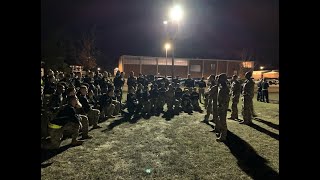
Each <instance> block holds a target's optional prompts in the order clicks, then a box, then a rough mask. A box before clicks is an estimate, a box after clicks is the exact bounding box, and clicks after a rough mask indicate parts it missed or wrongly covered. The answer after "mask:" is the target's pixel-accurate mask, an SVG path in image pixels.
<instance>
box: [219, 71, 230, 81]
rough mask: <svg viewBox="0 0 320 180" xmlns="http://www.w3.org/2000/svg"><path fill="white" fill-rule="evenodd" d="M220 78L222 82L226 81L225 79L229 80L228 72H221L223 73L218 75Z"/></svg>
mask: <svg viewBox="0 0 320 180" xmlns="http://www.w3.org/2000/svg"><path fill="white" fill-rule="evenodd" d="M218 80H219V81H220V82H225V81H227V80H228V76H227V74H226V73H221V74H220V75H219V76H218Z"/></svg>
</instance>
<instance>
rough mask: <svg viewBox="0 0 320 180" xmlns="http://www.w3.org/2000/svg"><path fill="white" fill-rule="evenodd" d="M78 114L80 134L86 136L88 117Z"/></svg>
mask: <svg viewBox="0 0 320 180" xmlns="http://www.w3.org/2000/svg"><path fill="white" fill-rule="evenodd" d="M79 116H80V118H81V119H80V123H81V125H82V129H81V130H82V136H88V132H89V118H88V116H86V115H81V114H80V115H79Z"/></svg>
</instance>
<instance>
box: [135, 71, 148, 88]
mask: <svg viewBox="0 0 320 180" xmlns="http://www.w3.org/2000/svg"><path fill="white" fill-rule="evenodd" d="M137 83H138V84H142V85H143V86H145V85H146V79H145V78H144V76H143V74H141V73H139V77H138V78H137Z"/></svg>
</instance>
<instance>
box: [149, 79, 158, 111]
mask: <svg viewBox="0 0 320 180" xmlns="http://www.w3.org/2000/svg"><path fill="white" fill-rule="evenodd" d="M158 98H159V91H158V85H157V84H156V83H154V84H153V85H151V90H150V102H151V113H152V114H156V113H157V112H156V111H157V104H158Z"/></svg>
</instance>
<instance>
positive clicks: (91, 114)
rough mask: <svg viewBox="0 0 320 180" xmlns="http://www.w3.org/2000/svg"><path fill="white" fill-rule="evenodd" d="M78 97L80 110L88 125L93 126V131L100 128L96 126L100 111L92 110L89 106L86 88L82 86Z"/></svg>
mask: <svg viewBox="0 0 320 180" xmlns="http://www.w3.org/2000/svg"><path fill="white" fill-rule="evenodd" d="M80 93H81V95H80V97H79V101H80V103H81V104H82V108H83V111H84V113H85V114H86V115H87V116H88V118H89V125H91V124H92V125H93V127H92V128H93V129H97V128H101V126H99V125H98V121H99V116H100V111H99V110H98V109H93V108H92V106H91V105H90V104H89V101H88V98H87V94H88V88H87V87H86V86H84V85H82V86H81V87H80Z"/></svg>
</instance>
